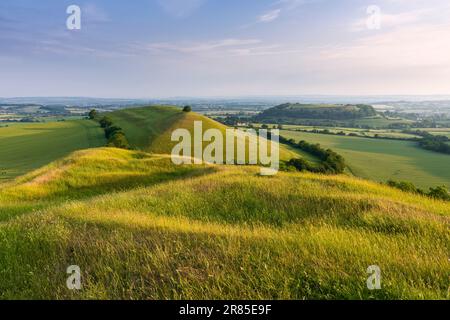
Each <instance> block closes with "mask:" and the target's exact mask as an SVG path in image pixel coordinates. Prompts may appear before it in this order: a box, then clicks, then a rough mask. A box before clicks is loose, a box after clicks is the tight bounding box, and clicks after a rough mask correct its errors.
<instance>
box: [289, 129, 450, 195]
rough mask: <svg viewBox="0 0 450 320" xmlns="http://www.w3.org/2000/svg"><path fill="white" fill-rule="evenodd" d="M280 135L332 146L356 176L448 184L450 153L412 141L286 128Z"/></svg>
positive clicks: (423, 185)
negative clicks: (344, 135) (430, 149)
mask: <svg viewBox="0 0 450 320" xmlns="http://www.w3.org/2000/svg"><path fill="white" fill-rule="evenodd" d="M281 135H282V136H285V137H286V138H289V139H294V140H296V141H300V140H305V141H307V142H310V143H319V144H321V145H322V146H324V147H327V148H331V149H333V150H334V151H336V152H338V153H339V154H341V155H342V156H344V158H345V160H346V162H347V164H348V165H349V167H350V169H351V171H352V173H353V174H354V175H356V176H358V177H362V178H366V179H371V180H374V181H380V182H386V181H387V180H389V179H393V180H398V181H410V182H413V183H414V184H416V185H417V186H419V187H422V188H429V187H434V186H437V185H446V186H450V156H449V155H445V154H440V153H436V152H431V151H427V150H423V149H421V148H419V147H417V146H416V143H415V142H411V141H393V140H378V139H367V138H358V137H343V136H334V135H324V134H314V133H304V132H296V131H288V130H283V131H282V133H281Z"/></svg>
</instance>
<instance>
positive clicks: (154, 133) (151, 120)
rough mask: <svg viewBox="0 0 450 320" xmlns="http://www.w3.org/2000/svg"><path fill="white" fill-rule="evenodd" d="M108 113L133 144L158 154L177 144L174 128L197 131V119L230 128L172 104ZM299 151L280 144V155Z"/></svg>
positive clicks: (214, 126) (206, 126) (205, 127)
mask: <svg viewBox="0 0 450 320" xmlns="http://www.w3.org/2000/svg"><path fill="white" fill-rule="evenodd" d="M107 115H108V117H110V118H111V119H112V120H113V123H114V124H115V125H118V126H119V127H121V128H122V129H123V130H124V132H125V134H126V136H127V139H128V140H129V142H130V144H131V145H132V147H134V148H137V149H139V150H142V151H146V152H152V153H156V154H170V153H171V151H172V149H173V147H174V146H175V145H176V144H177V142H172V141H171V136H172V132H173V131H174V130H176V129H187V130H189V131H190V132H191V133H193V131H194V122H195V121H201V122H202V123H203V131H206V130H208V129H218V130H220V131H222V132H223V133H224V134H225V130H226V129H227V128H228V127H227V126H225V125H223V124H221V123H219V122H216V121H214V120H212V119H210V118H208V117H205V116H203V115H200V114H197V113H195V112H188V113H187V112H183V111H182V110H181V109H180V108H177V107H168V106H149V107H142V108H132V109H124V110H120V111H115V112H112V113H108V114H107ZM192 135H193V134H192ZM207 144H208V143H205V144H204V145H205V146H206V145H207ZM299 154H300V153H299V152H297V151H294V150H292V149H290V148H288V147H286V146H284V145H282V146H280V158H281V159H283V160H290V159H292V158H295V157H298V156H299Z"/></svg>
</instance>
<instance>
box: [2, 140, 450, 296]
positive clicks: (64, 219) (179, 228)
mask: <svg viewBox="0 0 450 320" xmlns="http://www.w3.org/2000/svg"><path fill="white" fill-rule="evenodd" d="M449 215H450V207H449V206H448V203H445V202H440V201H435V200H431V199H429V198H423V197H419V196H415V195H411V194H407V193H402V192H400V191H398V190H395V189H390V188H388V187H385V186H382V185H379V184H376V183H371V182H367V181H363V180H358V179H355V178H350V177H346V176H320V175H314V174H307V173H280V174H279V175H277V176H275V177H261V176H259V175H258V170H257V168H256V167H245V166H216V165H203V166H175V165H173V164H172V162H171V161H170V157H169V156H167V155H156V154H148V153H144V152H140V151H127V150H121V149H113V148H100V149H90V150H83V151H78V152H75V153H73V154H72V155H70V156H68V157H66V158H64V159H61V160H58V161H56V162H54V163H52V164H50V165H48V166H46V167H44V168H42V169H39V170H37V171H35V172H32V173H30V174H28V175H26V176H23V177H21V178H19V179H16V180H15V181H13V182H10V183H8V184H7V185H3V186H2V187H0V220H1V224H0V247H1V248H2V250H0V278H1V279H2V281H1V282H0V298H2V299H11V298H20V299H79V298H81V299H424V298H429V299H445V298H448V291H447V290H448V274H449V272H450V266H449V264H448V252H449V250H450V234H449V233H448V228H449V226H450V216H449ZM70 265H78V266H79V267H80V268H81V272H82V286H83V287H82V290H80V291H70V290H68V289H67V288H66V279H67V274H66V269H67V267H68V266H70ZM371 265H378V266H380V268H381V270H382V290H379V291H369V290H368V289H367V287H366V279H367V277H368V275H367V273H366V269H367V268H368V266H371Z"/></svg>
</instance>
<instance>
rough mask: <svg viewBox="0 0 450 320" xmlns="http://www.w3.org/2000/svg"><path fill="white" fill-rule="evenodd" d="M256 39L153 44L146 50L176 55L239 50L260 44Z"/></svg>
mask: <svg viewBox="0 0 450 320" xmlns="http://www.w3.org/2000/svg"><path fill="white" fill-rule="evenodd" d="M260 42H261V40H258V39H223V40H217V41H205V42H194V43H192V42H188V43H186V42H185V43H153V44H150V45H148V46H147V49H148V50H150V51H152V52H154V53H157V52H161V51H172V52H178V53H208V52H213V51H215V50H218V49H221V50H222V49H231V48H234V49H236V48H239V47H243V46H248V45H255V44H258V43H260Z"/></svg>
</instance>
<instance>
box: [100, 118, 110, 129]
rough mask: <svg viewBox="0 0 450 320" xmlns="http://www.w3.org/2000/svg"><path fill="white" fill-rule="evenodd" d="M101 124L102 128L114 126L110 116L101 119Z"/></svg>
mask: <svg viewBox="0 0 450 320" xmlns="http://www.w3.org/2000/svg"><path fill="white" fill-rule="evenodd" d="M99 122H100V125H101V126H102V128H107V127H110V126H112V120H111V119H110V118H108V117H103V118H102V119H101V120H100V121H99Z"/></svg>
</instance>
